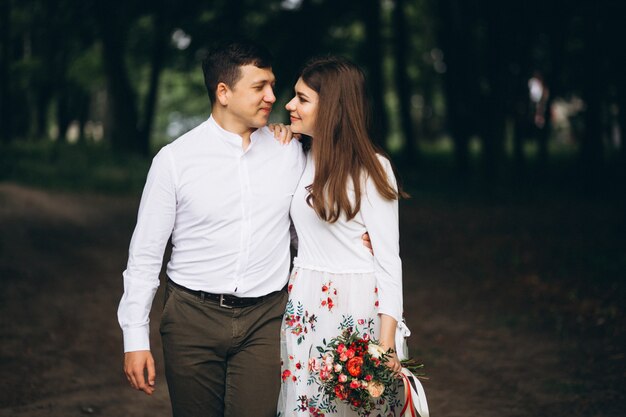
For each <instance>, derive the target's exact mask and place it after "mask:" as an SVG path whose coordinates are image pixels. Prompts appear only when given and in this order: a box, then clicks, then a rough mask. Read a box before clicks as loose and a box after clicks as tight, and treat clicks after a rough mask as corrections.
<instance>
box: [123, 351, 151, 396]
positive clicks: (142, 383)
mask: <svg viewBox="0 0 626 417" xmlns="http://www.w3.org/2000/svg"><path fill="white" fill-rule="evenodd" d="M146 370H147V371H148V380H147V381H146V378H145V371H146ZM124 373H125V374H126V378H127V379H128V382H130V386H131V387H133V388H135V389H136V390H139V391H143V392H145V393H146V394H148V395H152V393H153V392H154V379H155V378H156V371H155V370H154V359H153V358H152V353H150V351H149V350H138V351H136V352H126V353H125V354H124Z"/></svg>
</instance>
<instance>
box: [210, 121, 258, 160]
mask: <svg viewBox="0 0 626 417" xmlns="http://www.w3.org/2000/svg"><path fill="white" fill-rule="evenodd" d="M208 123H209V125H210V126H212V127H213V128H214V129H215V130H216V131H217V132H218V133H219V137H220V139H222V140H223V142H224V143H226V145H228V146H230V147H232V148H235V149H236V150H238V151H239V152H243V138H242V137H241V136H239V135H238V134H236V133H233V132H230V131H228V130H226V129H224V128H223V127H222V126H220V125H219V123H217V121H216V120H215V118H214V117H213V115H211V116H210V117H209V120H208ZM262 130H263V128H260V129H257V130H255V131H254V132H252V133H251V134H250V146H248V149H246V152H247V151H249V150H250V148H251V147H252V145H254V142H256V141H257V140H258V138H259V135H260V134H261V131H262Z"/></svg>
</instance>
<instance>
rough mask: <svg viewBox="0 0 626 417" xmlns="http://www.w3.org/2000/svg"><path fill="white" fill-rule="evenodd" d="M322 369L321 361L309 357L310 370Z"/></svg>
mask: <svg viewBox="0 0 626 417" xmlns="http://www.w3.org/2000/svg"><path fill="white" fill-rule="evenodd" d="M319 370H320V362H319V361H318V360H317V359H316V358H309V372H317V371H319Z"/></svg>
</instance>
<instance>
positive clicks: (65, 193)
mask: <svg viewBox="0 0 626 417" xmlns="http://www.w3.org/2000/svg"><path fill="white" fill-rule="evenodd" d="M625 18H626V4H625V3H624V2H623V1H620V0H599V1H594V2H591V1H582V0H578V1H576V0H574V1H564V0H541V1H539V0H527V1H523V2H522V1H501V0H500V1H495V0H483V1H477V0H335V1H331V0H265V1H253V0H228V1H225V0H224V1H221V0H216V1H191V0H178V1H174V0H152V1H145V0H108V1H100V0H80V1H79V0H0V283H1V284H2V290H0V313H1V314H0V326H1V327H0V330H2V334H1V335H0V338H1V339H0V340H2V347H1V348H0V364H1V365H2V370H1V371H0V372H1V373H2V375H1V376H2V378H0V415H24V416H26V415H28V416H35V415H81V414H101V415H129V416H130V415H133V416H135V415H137V416H139V415H154V414H155V412H156V413H157V414H158V415H163V414H165V415H168V414H167V413H169V408H168V407H169V406H168V401H167V390H166V389H165V385H164V381H163V378H162V379H161V383H162V384H163V385H162V386H161V389H160V391H158V395H157V398H156V399H145V398H144V397H143V396H142V397H140V396H139V395H138V394H137V393H134V392H131V390H130V389H129V388H127V387H126V386H125V380H124V378H123V376H122V374H121V371H120V369H121V338H120V336H121V332H120V330H119V328H118V327H117V324H116V318H115V309H116V307H117V302H118V301H119V297H120V295H121V291H122V289H121V284H122V282H121V271H122V270H123V269H124V265H125V262H126V259H125V257H126V249H127V247H128V242H129V238H130V234H131V233H132V228H133V225H134V216H135V214H136V209H137V205H138V202H139V196H140V193H141V188H142V186H143V183H144V180H145V177H146V174H147V170H148V168H149V164H150V159H151V157H152V156H153V155H154V154H155V153H156V152H157V151H158V150H159V149H160V148H161V147H162V146H163V145H165V144H167V143H169V142H171V141H172V140H174V139H175V138H177V137H178V136H180V135H181V134H183V133H185V132H186V131H188V130H189V129H191V128H193V127H194V126H196V125H198V124H199V123H200V122H202V121H203V120H205V119H206V118H207V117H208V115H209V114H210V104H209V100H208V97H207V94H206V90H205V87H204V83H203V77H202V71H201V67H200V62H201V60H202V58H203V56H204V54H205V53H206V51H207V48H208V47H209V46H210V45H211V44H212V43H213V42H215V41H218V40H220V39H223V38H229V37H233V36H243V37H247V38H251V39H254V40H256V41H258V42H260V43H262V44H264V45H266V46H267V47H269V49H270V50H271V51H272V53H273V55H274V66H273V69H274V73H275V74H276V76H277V85H276V91H275V92H276V96H277V98H278V101H277V103H276V105H275V107H274V111H273V113H272V120H273V121H277V122H286V121H287V120H288V117H287V113H286V111H284V104H285V103H286V102H287V101H288V99H290V98H291V96H292V91H293V84H294V83H295V76H296V74H297V71H298V69H299V68H300V66H301V65H302V64H303V63H304V62H305V61H306V60H307V58H309V57H311V56H313V55H319V54H327V53H332V54H341V55H345V56H347V57H350V58H352V59H353V60H354V61H356V62H357V63H359V64H360V65H361V66H362V68H363V69H364V70H365V72H366V74H367V81H368V83H369V88H370V94H371V98H372V105H373V109H374V122H375V125H374V127H373V131H374V138H375V140H376V141H377V142H378V144H379V145H380V146H381V147H383V148H384V149H385V150H386V151H387V152H388V153H389V154H390V155H391V157H392V160H393V161H394V162H395V164H396V165H397V167H398V170H399V174H400V176H401V178H402V180H403V182H404V185H405V188H406V189H407V190H408V191H409V193H410V194H411V195H412V198H411V199H409V200H406V201H404V202H403V203H402V206H401V222H402V223H401V228H402V252H403V259H404V264H405V310H406V315H407V321H408V324H409V327H411V328H412V329H413V336H412V338H411V341H410V343H411V346H412V349H413V352H414V353H415V355H416V356H417V357H418V358H419V359H421V360H422V361H423V362H425V363H426V364H427V367H426V372H427V373H428V374H429V376H430V377H431V380H430V381H429V382H426V391H427V393H428V394H429V398H430V399H431V404H432V405H431V408H432V409H433V410H434V411H436V413H433V414H434V415H439V416H455V415H458V416H461V415H463V416H473V415H476V416H479V415H480V416H483V417H484V416H491V415H493V416H526V415H533V416H541V415H546V416H552V417H554V416H561V415H563V416H566V415H567V416H605V415H606V416H618V415H620V416H621V415H624V413H626V406H625V404H626V394H624V391H623V384H624V382H626V381H625V380H626V366H625V363H624V360H625V357H624V347H623V346H624V345H626V337H625V335H626V322H625V321H624V306H625V305H626V304H625V301H626V282H625V279H626V216H625V214H626V204H625V202H626V198H625V197H626V146H625V143H624V142H625V136H626V134H625V132H626V71H624V63H626V47H625V46H624V42H625V41H626V24H625V23H624V19H625ZM160 302H161V299H160V298H158V297H157V302H155V305H158V307H160ZM154 310H157V311H156V312H155V313H154V314H155V315H154V316H153V322H155V323H156V325H157V326H158V314H159V312H158V310H160V308H155V309H154ZM157 334H158V332H157V330H156V328H155V330H154V331H153V336H155V340H154V341H153V343H154V346H157V347H158V346H159V341H158V338H157V337H156V336H157ZM155 350H157V351H158V349H155ZM103 355H104V356H103ZM157 362H158V361H157ZM160 375H162V373H161V374H160Z"/></svg>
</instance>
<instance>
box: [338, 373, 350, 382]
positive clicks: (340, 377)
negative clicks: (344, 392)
mask: <svg viewBox="0 0 626 417" xmlns="http://www.w3.org/2000/svg"><path fill="white" fill-rule="evenodd" d="M337 380H338V381H339V382H346V381H347V380H348V377H347V376H346V375H345V374H340V375H339V377H338V378H337Z"/></svg>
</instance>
